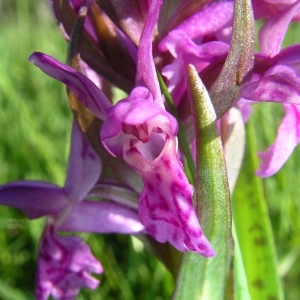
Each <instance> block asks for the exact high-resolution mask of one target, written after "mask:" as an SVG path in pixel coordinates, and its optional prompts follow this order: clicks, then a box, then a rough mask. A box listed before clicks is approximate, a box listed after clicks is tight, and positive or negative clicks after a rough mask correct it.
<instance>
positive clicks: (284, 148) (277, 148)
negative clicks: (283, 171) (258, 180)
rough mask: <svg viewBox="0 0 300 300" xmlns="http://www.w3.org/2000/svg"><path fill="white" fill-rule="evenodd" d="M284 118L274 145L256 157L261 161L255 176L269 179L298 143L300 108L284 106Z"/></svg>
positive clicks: (299, 135)
mask: <svg viewBox="0 0 300 300" xmlns="http://www.w3.org/2000/svg"><path fill="white" fill-rule="evenodd" d="M284 110H285V113H286V115H285V117H284V118H283V120H282V122H281V125H280V127H279V128H278V132H277V137H276V141H275V143H274V144H273V145H272V146H270V147H269V149H268V150H267V151H266V152H260V153H259V154H258V155H259V156H260V158H261V159H262V163H261V164H260V166H259V170H257V171H256V175H258V176H260V177H269V176H271V175H273V174H275V173H276V172H277V171H278V170H279V169H280V168H281V167H282V165H283V164H284V163H285V162H286V160H287V159H288V158H289V156H290V155H291V154H292V152H293V150H294V148H295V147H296V146H297V144H298V143H299V141H300V107H298V106H296V105H284Z"/></svg>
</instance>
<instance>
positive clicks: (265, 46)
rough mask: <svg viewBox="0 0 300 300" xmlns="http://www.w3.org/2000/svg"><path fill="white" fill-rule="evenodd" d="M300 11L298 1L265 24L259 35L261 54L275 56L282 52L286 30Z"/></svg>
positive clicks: (299, 2)
mask: <svg viewBox="0 0 300 300" xmlns="http://www.w3.org/2000/svg"><path fill="white" fill-rule="evenodd" d="M299 9H300V1H297V2H295V4H294V5H292V6H290V7H288V8H286V9H284V10H282V11H280V12H278V13H277V14H276V15H274V16H273V17H271V18H270V19H268V20H267V21H266V22H265V23H264V25H263V26H262V27H261V29H260V31H259V34H258V39H259V45H260V50H261V52H263V53H266V54H268V55H269V56H274V55H276V54H277V53H278V52H279V51H280V47H281V44H282V41H283V38H284V35H285V33H286V30H287V28H288V26H289V24H290V22H291V21H292V19H293V17H294V15H295V14H296V13H297V12H298V11H299Z"/></svg>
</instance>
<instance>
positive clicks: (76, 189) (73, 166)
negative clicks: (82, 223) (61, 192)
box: [65, 121, 101, 202]
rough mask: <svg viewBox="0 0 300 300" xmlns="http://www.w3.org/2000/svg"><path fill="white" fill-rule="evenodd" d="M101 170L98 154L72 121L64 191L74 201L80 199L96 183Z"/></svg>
mask: <svg viewBox="0 0 300 300" xmlns="http://www.w3.org/2000/svg"><path fill="white" fill-rule="evenodd" d="M100 172H101V164H100V159H99V157H98V154H97V153H96V152H95V150H94V149H93V148H92V147H91V145H90V144H89V142H88V141H87V140H86V138H85V137H84V135H83V134H82V133H81V131H80V129H79V126H78V125H77V123H76V121H74V122H73V128H72V138H71V149H70V157H69V167H68V174H67V178H66V183H65V191H66V193H67V194H68V196H69V197H70V199H72V201H74V202H79V201H82V200H83V198H84V197H85V196H86V195H87V193H88V192H89V191H90V190H91V188H92V187H93V186H94V185H95V184H96V182H97V180H98V179H99V176H100Z"/></svg>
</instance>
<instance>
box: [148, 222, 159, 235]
mask: <svg viewBox="0 0 300 300" xmlns="http://www.w3.org/2000/svg"><path fill="white" fill-rule="evenodd" d="M146 229H147V231H148V233H149V234H150V235H152V236H155V235H156V234H157V229H156V226H155V225H154V224H152V225H150V226H147V228H146Z"/></svg>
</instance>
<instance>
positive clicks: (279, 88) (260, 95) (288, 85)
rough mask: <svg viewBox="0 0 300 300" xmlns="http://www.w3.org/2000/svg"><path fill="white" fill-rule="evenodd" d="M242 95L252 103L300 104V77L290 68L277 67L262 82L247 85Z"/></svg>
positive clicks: (241, 91)
mask: <svg viewBox="0 0 300 300" xmlns="http://www.w3.org/2000/svg"><path fill="white" fill-rule="evenodd" d="M240 95H241V97H243V98H245V99H249V100H252V101H267V102H280V103H282V104H284V103H292V104H300V76H299V74H298V73H297V72H296V71H294V70H293V69H292V68H289V67H288V66H284V65H276V66H274V67H272V68H270V69H269V70H268V71H267V72H266V73H265V75H264V76H263V77H262V78H261V79H260V80H258V81H255V82H250V83H248V84H245V85H244V86H243V87H242V88H241V90H240Z"/></svg>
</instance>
